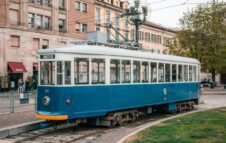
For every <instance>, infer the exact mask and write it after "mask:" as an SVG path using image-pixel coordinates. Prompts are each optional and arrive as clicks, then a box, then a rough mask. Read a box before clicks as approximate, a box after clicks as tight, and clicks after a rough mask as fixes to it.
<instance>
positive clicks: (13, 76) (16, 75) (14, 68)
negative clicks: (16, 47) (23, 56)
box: [8, 62, 27, 89]
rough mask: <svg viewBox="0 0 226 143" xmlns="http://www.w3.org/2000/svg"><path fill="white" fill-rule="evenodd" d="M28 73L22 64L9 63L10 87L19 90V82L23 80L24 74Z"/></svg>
mask: <svg viewBox="0 0 226 143" xmlns="http://www.w3.org/2000/svg"><path fill="white" fill-rule="evenodd" d="M25 72H27V70H26V68H25V66H24V64H23V63H22V62H8V77H9V87H14V88H13V89H16V88H18V80H19V79H22V80H23V73H25Z"/></svg>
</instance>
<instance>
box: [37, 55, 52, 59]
mask: <svg viewBox="0 0 226 143" xmlns="http://www.w3.org/2000/svg"><path fill="white" fill-rule="evenodd" d="M40 59H55V55H40Z"/></svg>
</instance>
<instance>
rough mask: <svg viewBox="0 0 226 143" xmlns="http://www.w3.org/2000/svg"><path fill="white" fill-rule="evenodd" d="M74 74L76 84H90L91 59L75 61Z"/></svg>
mask: <svg viewBox="0 0 226 143" xmlns="http://www.w3.org/2000/svg"><path fill="white" fill-rule="evenodd" d="M74 74H75V75H74V76H75V77H74V82H75V84H88V83H89V59H75V67H74Z"/></svg>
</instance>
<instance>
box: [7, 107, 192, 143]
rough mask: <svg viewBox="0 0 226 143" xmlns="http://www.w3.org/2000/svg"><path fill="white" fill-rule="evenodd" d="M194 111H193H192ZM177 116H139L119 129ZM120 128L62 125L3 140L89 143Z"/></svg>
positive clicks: (31, 142)
mask: <svg viewBox="0 0 226 143" xmlns="http://www.w3.org/2000/svg"><path fill="white" fill-rule="evenodd" d="M193 111H194V110H193ZM178 114H181V113H177V114H165V113H164V114H161V113H154V114H150V115H145V116H141V117H140V118H139V119H138V120H136V121H135V122H132V123H127V124H123V125H122V126H121V127H127V128H134V127H138V126H141V125H143V124H145V123H147V122H150V121H157V120H159V119H163V118H167V117H171V116H176V115H178ZM121 127H111V128H107V127H96V126H95V127H92V126H84V125H79V126H72V125H65V126H64V125H63V126H62V127H61V126H59V127H58V129H57V130H55V129H54V127H49V128H44V129H39V130H35V131H31V132H27V133H22V134H19V135H16V136H11V137H8V138H5V139H4V140H5V141H9V142H13V143H40V142H45V143H56V142H60V143H74V142H79V143H80V142H81V143H82V142H83V143H84V142H89V140H93V139H95V138H98V136H101V135H103V134H104V133H107V132H108V131H111V130H118V129H120V128H121Z"/></svg>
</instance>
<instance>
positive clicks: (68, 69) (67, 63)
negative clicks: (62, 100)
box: [64, 61, 71, 85]
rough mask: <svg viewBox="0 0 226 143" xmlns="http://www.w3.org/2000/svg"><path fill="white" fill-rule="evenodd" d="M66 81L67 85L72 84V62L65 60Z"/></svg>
mask: <svg viewBox="0 0 226 143" xmlns="http://www.w3.org/2000/svg"><path fill="white" fill-rule="evenodd" d="M64 80H65V81H64V82H65V85H69V84H71V62H70V61H65V62H64Z"/></svg>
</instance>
